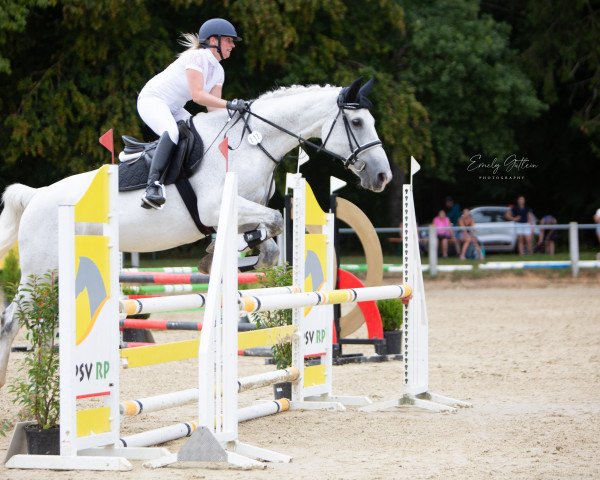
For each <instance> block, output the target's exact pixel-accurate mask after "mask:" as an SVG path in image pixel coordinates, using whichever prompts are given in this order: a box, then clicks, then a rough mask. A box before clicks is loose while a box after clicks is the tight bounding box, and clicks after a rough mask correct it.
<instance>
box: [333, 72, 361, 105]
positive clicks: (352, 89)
mask: <svg viewBox="0 0 600 480" xmlns="http://www.w3.org/2000/svg"><path fill="white" fill-rule="evenodd" d="M361 83H362V77H358V78H357V79H356V80H354V81H353V82H352V83H351V84H350V86H349V87H345V88H342V91H341V92H340V96H339V98H338V104H339V105H340V106H342V105H345V104H348V103H356V96H357V95H358V91H359V90H360V84H361Z"/></svg>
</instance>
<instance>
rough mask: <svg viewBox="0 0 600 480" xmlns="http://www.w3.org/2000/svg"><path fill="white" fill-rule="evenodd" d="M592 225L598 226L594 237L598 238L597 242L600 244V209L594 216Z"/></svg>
mask: <svg viewBox="0 0 600 480" xmlns="http://www.w3.org/2000/svg"><path fill="white" fill-rule="evenodd" d="M594 223H597V224H598V226H597V227H596V236H597V237H598V242H600V208H599V209H598V210H596V213H595V214H594Z"/></svg>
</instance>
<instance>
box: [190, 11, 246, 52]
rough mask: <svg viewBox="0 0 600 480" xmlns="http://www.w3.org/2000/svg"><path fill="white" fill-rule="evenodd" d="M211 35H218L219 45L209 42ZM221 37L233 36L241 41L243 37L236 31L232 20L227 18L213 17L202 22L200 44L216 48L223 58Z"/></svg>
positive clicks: (199, 33) (236, 40) (235, 39)
mask: <svg viewBox="0 0 600 480" xmlns="http://www.w3.org/2000/svg"><path fill="white" fill-rule="evenodd" d="M210 37H217V40H218V41H217V45H216V46H211V45H209V44H208V39H209V38H210ZM221 37H231V38H233V41H234V42H241V41H242V37H238V34H237V32H236V31H235V27H234V26H233V25H232V24H231V22H229V21H227V20H225V19H224V18H211V19H210V20H207V21H206V22H204V23H203V24H202V26H201V27H200V31H199V32H198V39H199V40H200V45H202V46H203V47H204V48H216V49H217V52H219V55H220V57H221V59H223V54H222V52H221Z"/></svg>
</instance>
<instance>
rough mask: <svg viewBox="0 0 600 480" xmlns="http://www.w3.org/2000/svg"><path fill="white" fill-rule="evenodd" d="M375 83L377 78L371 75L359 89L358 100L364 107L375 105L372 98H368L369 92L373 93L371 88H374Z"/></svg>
mask: <svg viewBox="0 0 600 480" xmlns="http://www.w3.org/2000/svg"><path fill="white" fill-rule="evenodd" d="M373 83H375V78H374V77H371V78H370V79H369V81H368V82H367V83H365V84H364V85H363V86H362V87H360V90H359V91H358V94H357V97H356V100H357V103H358V104H359V105H360V106H361V107H362V108H371V107H372V106H373V104H372V103H371V100H369V98H368V96H369V93H371V89H372V88H373Z"/></svg>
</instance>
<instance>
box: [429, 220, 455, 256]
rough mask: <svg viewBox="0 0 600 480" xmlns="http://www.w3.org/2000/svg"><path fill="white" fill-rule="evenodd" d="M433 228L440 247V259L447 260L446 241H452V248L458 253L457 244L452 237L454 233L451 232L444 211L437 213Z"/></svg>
mask: <svg viewBox="0 0 600 480" xmlns="http://www.w3.org/2000/svg"><path fill="white" fill-rule="evenodd" d="M432 223H433V226H434V227H435V230H436V234H437V238H438V242H439V243H440V245H441V246H442V257H444V258H448V241H449V240H451V239H452V240H453V241H454V247H455V248H456V253H457V254H458V253H459V252H460V250H459V248H458V242H457V241H456V238H455V237H454V232H453V231H452V228H450V227H451V225H452V224H451V223H450V219H449V218H448V217H447V216H446V212H445V211H444V210H440V211H439V212H438V215H437V217H435V218H434V219H433V222H432Z"/></svg>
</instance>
